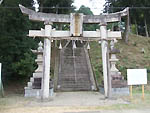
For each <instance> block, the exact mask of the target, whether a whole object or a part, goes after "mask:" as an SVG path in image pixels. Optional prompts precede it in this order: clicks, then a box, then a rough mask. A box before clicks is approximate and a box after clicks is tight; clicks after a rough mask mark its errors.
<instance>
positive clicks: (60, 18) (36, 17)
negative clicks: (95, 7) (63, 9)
mask: <svg viewBox="0 0 150 113" xmlns="http://www.w3.org/2000/svg"><path fill="white" fill-rule="evenodd" d="M19 7H20V9H21V11H22V13H23V14H26V15H28V16H29V19H30V20H33V21H50V22H53V23H70V15H67V14H53V13H42V12H35V11H33V10H31V9H28V8H26V7H24V6H22V5H20V4H19ZM128 10H129V8H125V9H124V10H123V11H120V12H116V13H111V14H102V15H84V16H83V23H85V24H86V23H102V22H117V21H120V20H121V17H122V16H126V15H128Z"/></svg>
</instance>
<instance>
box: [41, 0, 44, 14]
mask: <svg viewBox="0 0 150 113" xmlns="http://www.w3.org/2000/svg"><path fill="white" fill-rule="evenodd" d="M44 2H45V0H40V12H43V6H44Z"/></svg>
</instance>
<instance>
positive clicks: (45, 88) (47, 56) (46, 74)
mask: <svg viewBox="0 0 150 113" xmlns="http://www.w3.org/2000/svg"><path fill="white" fill-rule="evenodd" d="M51 30H52V23H51V22H45V36H46V38H44V53H43V80H42V99H47V98H49V81H50V60H51V40H50V38H51Z"/></svg>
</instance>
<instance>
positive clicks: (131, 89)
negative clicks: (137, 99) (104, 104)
mask: <svg viewBox="0 0 150 113" xmlns="http://www.w3.org/2000/svg"><path fill="white" fill-rule="evenodd" d="M130 99H132V85H131V86H130Z"/></svg>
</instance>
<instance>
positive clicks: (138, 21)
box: [105, 0, 150, 37]
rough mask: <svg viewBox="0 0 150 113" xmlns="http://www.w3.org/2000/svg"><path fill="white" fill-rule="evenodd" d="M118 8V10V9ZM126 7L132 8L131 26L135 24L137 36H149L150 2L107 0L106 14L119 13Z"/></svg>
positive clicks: (141, 0) (146, 0)
mask: <svg viewBox="0 0 150 113" xmlns="http://www.w3.org/2000/svg"><path fill="white" fill-rule="evenodd" d="M117 7H118V8H117ZM125 7H130V24H135V26H136V28H135V29H136V31H137V33H136V34H140V35H146V36H147V37H148V36H149V33H150V31H149V29H150V22H149V21H147V20H149V16H148V15H150V11H149V10H148V9H147V8H146V7H150V1H149V0H106V4H105V12H106V11H108V12H112V11H118V10H120V9H123V8H125Z"/></svg>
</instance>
